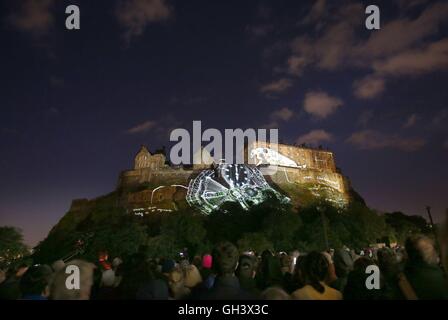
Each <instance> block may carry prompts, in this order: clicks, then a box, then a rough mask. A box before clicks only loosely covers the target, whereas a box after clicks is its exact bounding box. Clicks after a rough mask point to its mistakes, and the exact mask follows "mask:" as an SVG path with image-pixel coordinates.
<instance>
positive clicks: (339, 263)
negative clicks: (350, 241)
mask: <svg viewBox="0 0 448 320" xmlns="http://www.w3.org/2000/svg"><path fill="white" fill-rule="evenodd" d="M333 264H334V269H335V271H336V275H337V276H338V277H339V278H343V277H346V276H347V275H348V273H349V272H350V271H351V270H352V269H353V259H352V257H351V256H350V253H349V252H348V251H347V250H346V249H337V250H336V251H335V252H334V255H333Z"/></svg>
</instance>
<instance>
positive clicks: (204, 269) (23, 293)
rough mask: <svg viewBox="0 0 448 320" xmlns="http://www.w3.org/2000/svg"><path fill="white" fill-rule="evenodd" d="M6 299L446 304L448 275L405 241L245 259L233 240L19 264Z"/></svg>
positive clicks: (419, 243) (4, 290) (419, 242)
mask: <svg viewBox="0 0 448 320" xmlns="http://www.w3.org/2000/svg"><path fill="white" fill-rule="evenodd" d="M372 265H374V266H377V267H378V268H377V269H379V270H380V281H379V282H380V286H379V287H378V288H370V287H368V286H367V285H366V280H367V277H369V275H370V273H369V272H366V270H367V268H368V267H369V266H372ZM69 266H76V267H77V269H78V270H79V275H80V279H79V284H80V285H79V288H76V289H73V288H70V286H67V277H68V276H69V274H70V273H69V272H67V270H68V268H67V267H69ZM0 299H14V300H16V299H27V300H47V299H53V300H86V299H90V300H117V299H138V300H169V299H174V300H223V299H232V300H240V299H241V300H256V299H263V300H342V299H346V300H357V299H362V300H379V299H387V300H395V299H408V300H414V299H448V286H447V279H446V274H445V272H444V271H443V268H442V267H441V265H440V259H439V257H438V254H437V252H436V250H435V248H434V244H433V242H432V241H431V240H430V239H429V238H427V237H425V236H413V237H410V238H409V239H407V241H406V244H405V246H404V248H389V247H384V248H381V249H375V250H366V251H359V252H355V251H354V250H350V249H348V248H346V247H344V248H340V249H337V250H328V251H325V252H317V251H312V252H308V253H301V252H298V251H293V252H290V253H289V254H288V253H285V252H279V253H273V252H271V251H269V250H266V251H264V252H262V253H261V254H259V255H258V254H256V253H253V252H248V253H243V254H240V252H239V251H238V249H237V248H236V247H235V246H234V245H233V244H232V243H229V242H224V243H221V244H219V245H217V246H216V247H215V248H214V250H213V251H212V252H211V253H209V254H208V253H206V254H204V255H202V256H194V257H192V259H189V258H188V257H187V256H186V255H180V256H179V258H178V259H177V260H172V259H164V258H151V257H146V256H145V254H144V252H140V253H137V254H134V255H132V256H129V257H126V258H120V257H114V258H113V259H111V260H110V261H109V257H108V255H107V254H101V256H100V258H99V260H98V261H97V262H96V263H91V262H88V261H85V260H80V259H78V260H72V261H69V262H67V263H65V262H63V261H62V260H59V261H56V262H55V263H53V265H51V266H49V265H33V266H26V265H20V266H18V267H16V268H11V269H10V270H8V271H6V272H3V271H2V272H1V273H0Z"/></svg>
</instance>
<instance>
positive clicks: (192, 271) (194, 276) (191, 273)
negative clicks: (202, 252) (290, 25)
mask: <svg viewBox="0 0 448 320" xmlns="http://www.w3.org/2000/svg"><path fill="white" fill-rule="evenodd" d="M184 273H185V286H186V287H187V288H194V287H196V286H197V285H198V284H199V283H201V282H202V276H201V274H200V273H199V270H198V268H196V266H195V265H194V264H190V265H188V266H187V267H185V268H184Z"/></svg>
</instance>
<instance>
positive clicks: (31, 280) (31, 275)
mask: <svg viewBox="0 0 448 320" xmlns="http://www.w3.org/2000/svg"><path fill="white" fill-rule="evenodd" d="M51 276H52V269H51V268H50V267H49V266H47V265H35V266H32V267H30V268H28V270H27V271H26V272H25V274H24V275H23V276H22V277H21V279H20V292H21V293H22V297H23V298H27V297H28V296H31V295H33V296H43V297H48V296H49V294H50V289H49V283H50V279H51Z"/></svg>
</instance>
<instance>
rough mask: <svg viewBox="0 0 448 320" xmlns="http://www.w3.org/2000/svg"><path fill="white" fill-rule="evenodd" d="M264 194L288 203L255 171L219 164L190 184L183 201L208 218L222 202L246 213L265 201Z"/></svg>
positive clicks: (248, 168) (244, 166)
mask: <svg viewBox="0 0 448 320" xmlns="http://www.w3.org/2000/svg"><path fill="white" fill-rule="evenodd" d="M266 191H270V192H272V193H273V194H275V195H276V196H277V198H278V199H279V200H281V201H282V202H289V201H290V199H289V198H287V197H285V196H283V195H281V194H280V193H278V192H277V191H276V190H274V189H273V188H272V187H271V186H270V185H269V184H268V183H267V182H266V180H265V179H264V177H263V175H262V173H261V172H260V171H259V170H258V169H257V168H256V167H253V166H249V165H245V164H228V163H220V164H218V165H216V167H215V168H214V169H208V170H203V171H202V172H201V173H200V174H199V175H198V176H197V177H196V178H194V179H192V180H190V184H189V186H188V191H187V196H186V199H187V202H188V203H189V204H190V205H191V206H195V207H197V208H199V209H200V210H201V211H202V212H203V213H205V214H210V213H211V212H212V211H214V210H216V209H218V208H219V207H220V206H221V205H222V204H223V203H224V202H238V203H239V204H240V205H241V207H243V208H244V209H245V210H248V209H249V207H250V206H252V205H255V204H259V203H261V202H263V201H264V200H265V199H266Z"/></svg>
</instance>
